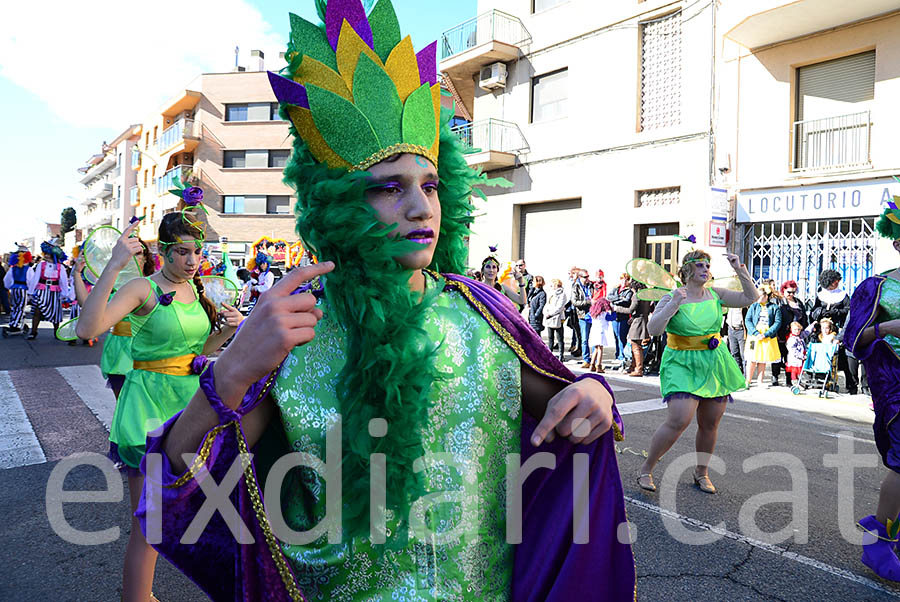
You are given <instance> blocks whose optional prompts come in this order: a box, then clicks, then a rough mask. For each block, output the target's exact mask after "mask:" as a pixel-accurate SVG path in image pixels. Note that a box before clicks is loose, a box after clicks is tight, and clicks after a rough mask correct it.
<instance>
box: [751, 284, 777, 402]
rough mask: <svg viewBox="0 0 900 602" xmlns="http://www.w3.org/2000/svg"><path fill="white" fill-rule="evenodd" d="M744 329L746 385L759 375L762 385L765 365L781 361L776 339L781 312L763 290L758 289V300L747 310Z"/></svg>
mask: <svg viewBox="0 0 900 602" xmlns="http://www.w3.org/2000/svg"><path fill="white" fill-rule="evenodd" d="M744 327H745V328H746V329H747V335H748V338H747V347H746V349H745V350H744V355H745V356H746V357H747V383H746V384H747V387H750V385H751V383H752V382H753V377H754V376H755V375H757V374H759V384H760V385H762V384H763V376H764V375H765V373H766V364H771V363H773V362H778V361H781V352H780V351H779V350H778V339H777V338H776V336H777V334H778V329H779V328H781V311H780V310H779V308H778V306H777V305H775V304H774V303H771V302H770V301H769V294H768V293H767V292H766V291H765V290H764V289H760V291H759V298H758V299H757V301H756V302H755V303H754V304H753V305H751V306H750V308H749V309H748V310H747V317H746V318H744Z"/></svg>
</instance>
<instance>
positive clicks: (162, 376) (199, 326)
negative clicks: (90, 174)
mask: <svg viewBox="0 0 900 602" xmlns="http://www.w3.org/2000/svg"><path fill="white" fill-rule="evenodd" d="M197 191H199V192H197ZM182 192H183V194H184V195H185V198H184V199H183V200H182V201H179V206H178V209H179V211H175V212H173V213H169V214H166V215H165V216H163V219H162V222H160V225H159V235H158V241H159V242H158V245H159V248H160V254H161V255H162V257H163V266H162V268H161V269H160V270H159V271H158V272H156V273H154V274H153V275H152V276H150V277H148V278H135V279H133V280H130V281H128V282H127V283H126V284H125V285H124V286H122V287H121V288H120V289H119V290H118V291H117V292H116V294H115V295H113V296H112V297H111V298H110V293H111V292H112V289H113V285H114V284H115V282H116V278H117V277H118V275H119V272H120V271H121V270H122V269H123V268H124V267H125V265H126V264H127V263H128V262H129V261H133V259H132V258H133V257H134V256H136V255H141V254H143V253H144V252H145V249H146V247H145V246H144V245H142V244H141V241H140V239H138V238H137V237H136V236H135V235H134V230H135V228H137V226H138V224H139V222H137V221H136V222H134V223H132V224H131V225H130V226H128V228H126V229H125V231H124V232H123V233H122V236H121V237H120V238H119V240H118V242H117V243H116V246H115V248H114V249H113V251H112V257H111V258H110V260H109V262H108V263H107V265H106V267H105V268H104V270H103V273H102V274H100V278H99V279H98V280H97V283H96V284H95V285H94V289H93V291H92V292H91V294H90V295H88V297H87V300H86V302H85V305H84V308H83V309H82V312H81V316H80V317H79V318H78V324H77V326H76V333H77V334H78V336H79V337H80V338H90V337H95V336H98V335H100V334H102V333H103V332H105V331H107V330H109V329H110V328H113V327H115V326H116V325H117V324H119V323H120V322H121V321H122V320H124V319H126V318H127V319H128V320H129V322H130V324H131V337H132V338H131V355H132V358H133V360H134V363H133V369H132V370H131V371H129V372H128V373H127V374H126V376H125V382H124V384H123V385H122V390H121V392H120V394H119V399H118V403H117V404H116V409H115V413H114V414H113V420H112V426H111V428H110V433H109V440H110V457H111V458H112V459H113V460H114V461H116V462H117V463H119V464H120V466H121V467H122V468H123V469H124V470H125V472H126V474H127V475H128V488H129V493H130V495H131V505H132V510H136V509H137V505H138V500H139V499H140V495H141V489H142V487H143V476H142V475H141V473H140V471H139V470H138V467H139V466H140V463H141V459H142V458H143V456H144V443H145V441H146V437H147V431H148V430H151V429H153V428H156V426H158V425H159V424H162V423H163V422H165V421H166V420H168V419H169V418H171V417H172V415H174V414H175V413H177V412H178V411H180V410H182V409H183V408H184V407H185V405H187V403H188V401H190V399H191V397H192V396H193V395H194V393H195V392H196V391H197V388H198V376H197V375H198V374H199V373H200V371H201V370H202V368H203V365H204V363H203V360H204V359H205V358H204V355H205V354H209V353H212V352H213V351H216V350H217V349H218V348H219V347H221V346H222V344H224V343H225V341H227V340H228V339H229V338H230V337H231V336H232V335H233V334H234V331H235V328H237V326H238V324H240V321H241V319H242V318H243V316H242V315H241V314H240V312H238V311H237V310H236V309H234V308H232V307H226V308H225V309H224V310H223V314H222V316H221V318H223V319H224V321H225V324H224V325H222V324H221V321H220V319H219V318H220V316H219V314H218V312H217V310H216V307H215V305H214V304H213V303H212V302H211V301H209V299H207V298H206V297H204V295H203V282H202V280H201V279H200V276H199V274H198V273H197V272H198V269H199V267H200V250H201V248H202V246H203V236H204V230H203V226H202V223H201V222H199V221H197V218H196V216H195V215H194V213H195V211H194V210H192V209H190V206H187V207H186V202H191V200H193V199H196V198H197V197H198V196H200V198H202V190H200V189H199V188H197V187H190V188H187V189H185V190H184V191H182ZM198 202H199V201H198ZM144 263H145V265H146V263H147V261H146V256H145V260H144ZM155 567H156V552H155V551H154V550H153V549H152V548H151V547H150V546H149V545H148V544H147V542H146V540H145V539H144V536H143V534H142V533H141V529H140V525H139V524H138V522H137V519H136V518H132V525H131V536H130V537H129V540H128V546H127V548H126V552H125V566H124V570H123V577H122V598H123V599H124V600H128V601H130V600H135V601H137V600H140V601H142V602H143V601H145V600H147V599H148V598H149V597H150V590H151V586H152V585H153V572H154V569H155Z"/></svg>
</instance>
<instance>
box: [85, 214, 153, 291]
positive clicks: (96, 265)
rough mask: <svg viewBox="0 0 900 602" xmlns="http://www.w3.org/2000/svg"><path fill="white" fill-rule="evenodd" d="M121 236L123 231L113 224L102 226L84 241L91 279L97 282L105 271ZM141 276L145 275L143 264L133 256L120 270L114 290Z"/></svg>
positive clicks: (86, 263) (86, 262) (86, 261)
mask: <svg viewBox="0 0 900 602" xmlns="http://www.w3.org/2000/svg"><path fill="white" fill-rule="evenodd" d="M121 236H122V233H121V232H119V230H118V229H117V228H114V227H112V226H100V227H99V228H96V229H94V230H93V231H92V232H91V233H90V234H89V235H88V237H87V239H86V240H85V241H84V251H83V253H84V263H85V265H87V268H88V270H90V272H91V274H92V275H93V278H91V280H93V281H95V282H96V281H97V280H98V279H99V278H100V274H102V273H103V269H104V268H105V267H106V264H107V263H109V260H110V258H111V257H112V250H113V247H115V246H116V242H118V240H119V238H120V237H121ZM141 277H143V274H142V273H141V266H140V265H139V264H138V262H137V258H133V259H132V261H129V262H128V263H127V264H126V265H125V267H124V268H122V270H121V271H120V272H119V276H118V277H117V278H116V281H115V283H114V284H113V290H118V289H120V288H122V286H123V285H124V284H125V283H126V282H128V281H129V280H133V279H135V278H141Z"/></svg>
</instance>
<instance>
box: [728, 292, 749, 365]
mask: <svg viewBox="0 0 900 602" xmlns="http://www.w3.org/2000/svg"><path fill="white" fill-rule="evenodd" d="M725 323H726V325H727V326H728V351H730V352H731V357H733V358H734V361H735V362H737V365H738V368H740V369H741V372H742V373H743V372H744V370H745V369H746V366H745V365H744V364H745V362H744V343H745V339H746V337H745V333H746V331H745V330H744V309H743V308H741V307H732V308H729V310H728V313H727V314H726V315H725Z"/></svg>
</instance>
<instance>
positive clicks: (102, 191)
mask: <svg viewBox="0 0 900 602" xmlns="http://www.w3.org/2000/svg"><path fill="white" fill-rule="evenodd" d="M112 192H113V185H112V184H111V183H110V182H104V181H103V180H97V181H96V182H94V183H93V184H91V185H90V186H88V191H87V198H88V199H106V198H109V197H111V196H112Z"/></svg>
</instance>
